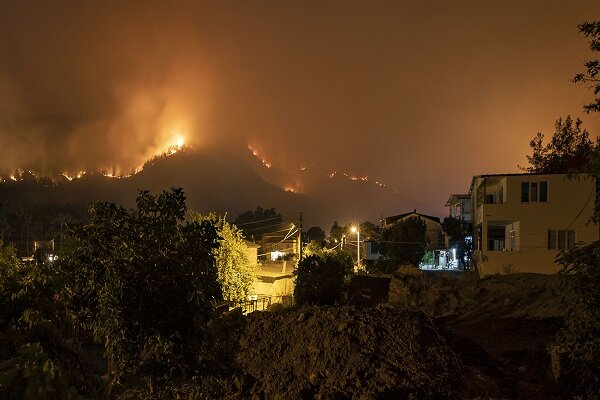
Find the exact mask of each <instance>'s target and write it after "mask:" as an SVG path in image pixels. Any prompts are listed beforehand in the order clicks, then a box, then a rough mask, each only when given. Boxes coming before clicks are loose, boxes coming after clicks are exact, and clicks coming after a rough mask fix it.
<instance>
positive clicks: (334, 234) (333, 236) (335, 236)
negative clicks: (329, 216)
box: [329, 221, 344, 242]
mask: <svg viewBox="0 0 600 400" xmlns="http://www.w3.org/2000/svg"><path fill="white" fill-rule="evenodd" d="M343 234H344V229H343V228H342V227H341V226H340V224H338V222H337V221H333V225H331V229H329V240H330V241H332V242H335V241H336V240H337V241H338V242H340V241H341V240H342V235H343Z"/></svg>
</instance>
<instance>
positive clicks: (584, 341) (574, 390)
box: [557, 241, 600, 399]
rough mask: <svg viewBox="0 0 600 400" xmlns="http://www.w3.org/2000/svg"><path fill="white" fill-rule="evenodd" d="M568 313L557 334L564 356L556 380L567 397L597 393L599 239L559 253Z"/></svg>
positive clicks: (599, 382) (599, 371)
mask: <svg viewBox="0 0 600 400" xmlns="http://www.w3.org/2000/svg"><path fill="white" fill-rule="evenodd" d="M559 263H560V264H561V265H562V267H563V270H562V278H563V279H562V280H561V281H562V284H563V289H564V293H565V299H566V301H567V302H568V303H567V304H568V313H567V314H566V318H565V324H564V327H563V329H562V330H561V331H560V332H559V334H558V337H557V344H558V346H559V348H560V351H561V353H562V354H563V355H564V357H563V359H562V360H561V368H560V371H561V375H560V378H559V381H560V383H561V387H562V389H563V390H564V391H565V393H564V395H565V397H569V398H589V399H592V398H598V396H599V395H600V380H599V379H598V377H600V364H599V363H598V359H599V357H600V241H595V242H593V243H590V244H587V245H577V246H576V247H575V248H574V249H572V250H570V251H568V252H566V253H563V254H561V255H560V258H559Z"/></svg>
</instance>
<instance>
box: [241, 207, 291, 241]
mask: <svg viewBox="0 0 600 400" xmlns="http://www.w3.org/2000/svg"><path fill="white" fill-rule="evenodd" d="M282 221H283V217H282V216H281V214H279V213H278V212H277V211H276V210H275V209H274V208H267V209H263V208H262V207H256V211H252V210H249V211H246V212H244V213H242V214H240V215H238V216H237V217H236V218H235V220H234V224H235V225H236V226H237V227H238V228H240V229H241V230H242V232H243V233H244V236H245V237H247V238H259V237H260V236H262V235H263V234H265V233H268V232H272V231H274V230H277V229H279V225H280V224H281V222H282ZM274 227H275V228H274Z"/></svg>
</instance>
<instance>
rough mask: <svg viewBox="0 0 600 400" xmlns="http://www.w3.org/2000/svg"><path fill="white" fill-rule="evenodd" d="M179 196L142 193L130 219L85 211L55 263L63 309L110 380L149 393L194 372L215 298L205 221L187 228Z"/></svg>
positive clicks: (114, 210)
mask: <svg viewBox="0 0 600 400" xmlns="http://www.w3.org/2000/svg"><path fill="white" fill-rule="evenodd" d="M185 213H186V207H185V198H184V195H183V192H182V191H181V189H172V190H171V191H169V192H163V193H162V194H160V195H158V196H153V195H150V194H149V193H148V192H141V193H140V195H139V197H138V199H137V208H136V209H135V210H133V211H131V212H129V211H127V210H125V209H123V208H121V207H118V206H116V205H115V204H111V203H96V204H93V205H91V206H90V210H89V222H88V223H87V224H85V225H78V226H75V227H73V228H72V237H73V239H74V249H73V250H72V251H71V252H70V253H69V254H67V255H66V256H65V257H63V258H62V259H61V261H60V264H61V267H62V268H63V269H64V270H65V271H66V272H67V274H68V275H69V276H70V279H69V281H68V282H67V285H66V289H65V291H66V292H67V293H68V294H69V296H70V298H69V306H70V308H71V309H72V310H73V312H74V313H75V315H76V316H77V319H78V321H79V322H80V323H81V324H83V326H84V327H86V328H88V329H91V330H92V331H93V332H94V334H95V336H96V338H97V339H98V340H100V341H101V342H102V343H103V344H105V346H106V350H107V353H108V355H109V356H110V357H112V360H113V362H114V367H115V370H114V371H112V372H113V375H114V376H113V377H114V378H117V380H116V381H117V382H118V378H120V377H122V376H123V375H124V374H126V373H131V374H136V375H137V376H138V377H141V378H144V377H146V378H147V379H148V381H149V383H150V388H151V390H152V389H153V388H154V387H155V384H161V383H165V382H168V381H171V380H173V379H176V378H185V377H189V376H192V375H193V374H195V373H197V371H198V365H199V361H198V360H197V357H196V356H197V348H198V346H199V345H200V344H201V342H202V326H203V324H205V323H206V321H208V320H209V319H210V317H211V315H212V313H213V310H214V306H215V305H216V304H217V302H218V301H220V299H221V289H220V286H219V284H218V282H217V270H216V266H215V258H214V254H213V250H214V249H215V248H216V247H217V245H218V241H217V239H218V236H217V231H216V228H215V226H214V224H213V223H211V222H209V221H201V222H199V221H191V222H185Z"/></svg>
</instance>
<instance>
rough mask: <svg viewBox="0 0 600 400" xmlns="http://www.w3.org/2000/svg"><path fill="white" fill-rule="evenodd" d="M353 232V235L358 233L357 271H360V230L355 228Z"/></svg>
mask: <svg viewBox="0 0 600 400" xmlns="http://www.w3.org/2000/svg"><path fill="white" fill-rule="evenodd" d="M351 230H352V233H356V269H358V270H359V271H360V229H359V228H358V227H357V226H353V227H352V229H351Z"/></svg>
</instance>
